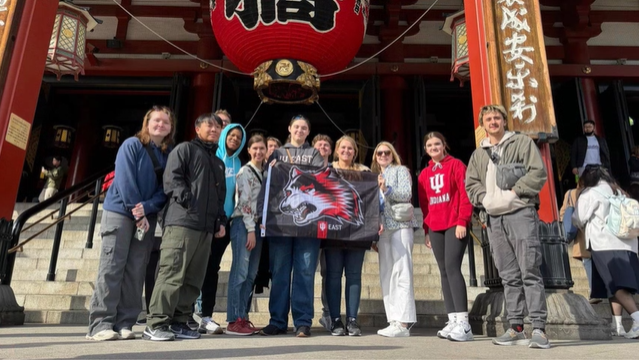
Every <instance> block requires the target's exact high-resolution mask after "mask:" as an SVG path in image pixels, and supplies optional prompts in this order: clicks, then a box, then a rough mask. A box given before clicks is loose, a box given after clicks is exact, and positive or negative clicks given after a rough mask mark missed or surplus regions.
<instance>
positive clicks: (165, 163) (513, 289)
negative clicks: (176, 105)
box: [87, 105, 639, 348]
mask: <svg viewBox="0 0 639 360" xmlns="http://www.w3.org/2000/svg"><path fill="white" fill-rule="evenodd" d="M480 123H481V126H483V128H484V129H485V131H486V135H487V138H486V139H485V140H484V141H482V143H481V146H480V147H479V148H478V149H477V150H476V151H475V152H474V153H473V155H472V157H471V158H470V161H469V165H468V168H466V166H465V165H464V163H463V162H461V161H460V160H458V159H455V158H453V157H452V156H450V155H449V154H448V145H447V143H446V139H445V137H444V136H443V135H442V134H441V133H438V132H431V133H429V134H427V135H426V137H425V139H424V149H425V151H426V153H427V154H428V156H429V157H430V159H431V160H430V162H429V163H428V166H427V167H426V168H425V169H424V170H423V171H422V173H421V175H420V176H419V179H418V192H419V203H420V207H421V209H422V212H423V219H422V220H423V221H422V224H423V225H422V226H423V228H424V230H425V232H426V237H425V244H426V246H427V247H428V248H431V249H432V250H433V253H434V255H435V258H436V260H437V264H438V267H439V270H440V273H441V283H442V292H443V295H444V303H445V308H446V312H447V313H448V320H449V321H448V322H447V324H446V326H445V327H444V328H443V329H441V330H440V331H439V332H438V333H437V336H439V337H441V338H445V339H449V340H452V341H469V340H473V334H472V331H471V328H470V324H469V319H468V308H467V306H468V305H467V304H468V302H467V293H466V285H465V280H464V277H463V275H462V272H461V263H462V259H463V256H464V253H465V249H466V246H467V242H468V240H467V239H468V236H467V233H468V230H467V228H468V226H469V225H470V219H471V214H472V211H473V207H476V208H479V209H481V212H480V214H481V216H480V218H481V220H482V222H483V223H484V224H486V226H487V229H488V233H489V238H490V241H491V252H492V255H493V257H494V259H495V263H496V266H497V269H498V270H499V274H500V276H501V278H502V281H503V285H504V292H505V301H506V308H507V310H508V320H509V322H510V325H511V327H510V328H509V329H508V330H507V331H506V333H505V334H504V335H502V336H500V337H498V338H496V339H494V340H493V343H495V344H497V345H516V344H526V345H528V346H530V347H538V348H549V347H550V343H549V341H548V338H547V337H546V334H545V322H546V300H545V293H544V286H543V281H542V276H541V273H540V269H539V267H540V265H541V246H540V242H539V235H538V221H539V220H538V217H537V212H536V207H537V206H538V204H539V196H538V193H539V192H540V191H541V188H542V187H543V186H544V184H545V182H546V176H547V175H546V170H545V168H544V164H543V162H542V159H541V155H540V153H539V150H538V148H537V146H536V145H535V143H534V142H533V141H532V140H531V139H530V138H529V137H527V136H524V135H520V134H515V133H513V132H509V131H507V129H506V128H507V112H506V110H505V109H504V108H503V107H502V106H500V105H488V106H485V107H483V108H482V110H481V113H480ZM174 128H175V116H174V115H173V113H172V112H171V110H170V109H168V108H166V107H153V108H152V109H151V110H149V111H148V113H147V114H146V116H145V117H144V121H143V125H142V129H141V130H140V132H139V133H138V134H137V135H136V136H135V137H131V138H129V139H127V140H126V141H125V142H124V143H123V144H122V146H121V148H120V149H119V151H118V154H117V157H116V168H115V178H114V181H113V184H112V186H111V187H110V188H109V190H108V192H107V195H106V199H105V202H104V211H103V217H102V223H101V224H102V225H101V236H102V249H101V250H102V251H101V255H100V265H99V270H98V277H97V280H96V285H95V292H94V295H93V297H92V299H91V308H90V325H89V331H88V334H87V338H88V339H92V340H115V339H133V338H135V334H134V333H133V331H132V327H133V325H134V324H135V323H136V320H137V316H138V314H139V313H140V312H141V309H142V305H141V296H142V289H143V283H144V275H145V271H146V266H147V263H148V260H149V254H150V252H151V250H152V246H153V241H152V238H153V234H154V230H155V227H156V223H157V222H158V220H159V222H160V224H161V226H162V239H161V245H160V257H159V266H158V272H157V281H156V284H157V285H156V286H155V288H154V289H153V291H152V294H147V296H150V302H149V304H148V309H147V313H148V315H147V319H146V328H145V330H144V333H143V338H144V339H147V340H154V341H166V340H173V339H175V338H183V339H195V338H199V337H200V333H214V334H219V333H222V332H223V329H222V328H221V327H220V325H219V324H217V323H216V322H215V321H213V320H212V318H211V315H212V313H213V309H214V306H215V295H216V292H217V282H218V272H219V269H220V262H221V258H222V255H223V254H224V251H225V250H226V247H227V246H228V244H229V243H230V244H231V249H232V255H233V261H232V265H231V271H230V276H229V286H228V301H227V319H226V321H227V323H228V325H227V327H226V333H227V334H233V335H252V334H256V333H259V334H262V335H278V334H285V333H287V330H288V315H289V311H290V312H291V313H292V318H293V325H294V332H295V335H296V336H297V337H308V336H310V335H311V324H312V319H313V316H314V309H313V300H314V282H315V272H316V268H317V266H318V263H319V264H320V273H321V276H322V296H321V298H322V304H323V312H322V317H321V318H320V323H321V324H322V325H323V326H324V327H325V328H326V330H328V331H329V332H330V333H331V334H332V335H335V336H340V335H346V334H348V335H350V336H358V335H361V334H362V330H361V328H360V326H359V324H358V322H357V315H358V311H359V303H360V296H361V274H362V267H363V262H364V258H365V255H366V250H368V249H371V248H372V249H373V250H375V251H377V252H378V256H379V272H380V285H381V289H382V294H383V302H384V308H385V312H386V317H387V321H388V326H387V327H386V328H384V329H380V330H379V331H378V332H377V333H378V334H379V335H381V336H385V337H407V336H410V328H411V326H412V325H414V324H415V323H416V321H417V318H416V307H415V300H414V294H413V292H414V291H413V271H412V270H413V266H412V255H411V252H412V247H413V233H414V229H415V228H418V227H419V226H420V221H418V220H417V219H415V217H414V215H413V213H412V211H409V210H411V208H410V203H411V199H412V180H411V174H410V172H409V170H408V169H407V168H406V167H405V166H403V165H402V163H401V159H400V157H399V155H398V154H397V152H396V150H395V148H394V147H393V145H392V144H391V143H389V142H385V141H383V142H380V143H379V144H377V146H376V147H375V149H374V151H373V156H372V160H371V167H370V168H368V167H366V166H364V165H362V164H359V163H358V162H357V159H358V152H359V151H358V150H359V149H358V143H357V142H356V141H355V140H354V139H353V138H351V137H349V136H346V135H345V136H342V137H341V138H340V139H339V140H337V142H336V143H335V151H334V154H333V150H332V145H333V142H332V140H331V139H330V138H329V137H328V136H326V135H321V134H320V135H317V136H316V137H315V138H314V139H313V141H312V143H311V144H309V143H308V142H307V137H308V135H309V133H310V130H311V124H310V121H309V120H308V119H307V118H305V117H304V116H302V115H298V116H294V117H293V118H292V119H291V121H290V123H289V126H288V132H289V140H288V141H287V142H286V144H284V145H283V146H281V144H280V143H279V141H278V140H277V139H275V138H267V139H265V138H264V137H262V136H261V135H253V136H251V137H250V138H249V139H246V137H247V135H246V132H245V130H244V128H243V127H242V126H241V125H239V124H233V123H231V117H230V114H228V113H227V112H226V111H224V110H218V111H217V112H216V113H214V114H204V115H202V116H200V117H199V118H198V119H197V120H196V121H195V130H196V134H197V136H196V138H195V139H193V140H192V141H190V142H184V143H181V144H179V145H177V146H174V144H173V135H174V132H175V129H174ZM245 145H246V147H245ZM245 148H246V151H247V152H248V155H249V157H250V161H249V162H248V163H246V164H245V165H243V166H241V163H240V160H239V157H238V156H239V154H240V153H241V152H242V151H243V150H244V149H245ZM331 155H333V161H332V162H331V161H330V156H331ZM277 162H286V163H291V164H298V165H308V166H313V167H318V168H320V167H325V166H331V167H333V168H334V169H335V170H336V171H371V172H373V173H375V174H378V177H377V182H378V186H379V192H380V196H379V201H380V229H379V240H378V241H377V242H367V241H341V240H321V241H320V240H319V239H317V238H311V237H293V236H286V237H269V238H267V239H264V238H262V236H261V232H260V228H261V226H262V225H261V224H260V218H261V216H260V214H261V212H260V211H259V209H258V206H259V204H258V203H260V201H259V199H260V198H261V197H262V196H263V189H264V187H263V185H262V184H263V183H265V174H266V171H267V169H268V167H273V166H277ZM584 177H585V176H584ZM586 179H587V178H586ZM582 194H583V193H582ZM582 203H583V202H582ZM576 213H578V212H576ZM588 221H589V220H584V223H588ZM636 243H637V242H636V240H635V242H634V245H630V246H628V247H627V249H626V250H627V251H629V253H628V256H626V258H625V259H626V260H628V257H630V255H629V254H630V253H632V252H634V254H635V263H636V252H637V244H636ZM264 244H268V256H267V257H266V259H267V261H268V270H269V271H270V276H271V289H270V298H269V312H270V317H271V318H270V320H269V323H268V325H267V326H266V327H264V328H262V329H258V328H256V327H255V326H254V325H253V324H252V323H251V322H250V321H249V316H248V312H249V310H250V304H251V301H252V295H253V288H254V282H255V279H256V275H257V273H258V268H259V267H260V262H261V263H262V266H264V258H263V257H262V260H261V261H260V258H261V254H262V251H261V249H262V247H263V245H264ZM628 244H630V242H629V243H628ZM624 249H625V248H624ZM628 261H630V260H628ZM600 262H601V265H600V266H604V264H607V263H606V261H605V260H602V261H600ZM637 265H639V264H637ZM595 266H597V262H596V261H595ZM599 274H601V276H602V278H603V279H604V281H602V282H601V284H602V285H603V286H604V289H607V290H608V292H609V293H610V294H613V295H614V298H615V299H618V301H619V303H621V304H622V305H623V306H624V307H626V310H627V311H629V313H630V312H631V315H632V316H633V319H634V318H635V317H639V312H637V311H636V308H634V311H632V310H633V309H632V308H631V307H630V306H629V304H628V301H627V297H625V295H626V294H628V296H629V294H631V293H635V292H636V291H637V289H638V288H639V271H638V272H637V274H636V276H634V277H631V276H626V277H625V278H624V279H625V280H624V281H625V282H624V283H622V284H617V285H615V281H617V280H616V277H614V276H612V277H606V274H605V271H604V270H603V269H600V270H599ZM343 276H344V277H345V278H346V281H345V282H346V284H345V285H346V286H345V294H344V297H345V300H346V309H345V310H346V317H345V318H344V321H342V317H341V314H342V312H341V309H340V303H341V298H342V294H341V292H342V277H343ZM633 279H634V280H633ZM608 280H610V281H608ZM633 281H634V285H632V284H633ZM615 286H618V287H619V289H617V287H615ZM147 291H148V289H147ZM200 294H201V301H202V305H201V320H200V324H199V328H197V329H193V328H191V327H190V326H189V325H188V324H187V322H188V320H189V319H190V318H191V316H192V314H193V308H194V303H195V302H196V299H197V298H198V296H200ZM630 299H632V297H631V296H630ZM526 309H527V311H528V314H529V317H530V320H531V322H532V325H533V332H532V336H531V337H530V338H528V337H527V336H526V334H525V333H524V330H523V324H524V315H525V310H526ZM632 331H634V332H636V333H637V336H638V337H639V318H637V319H635V324H634V325H633V329H632V330H631V332H632ZM631 332H629V334H630V333H631Z"/></svg>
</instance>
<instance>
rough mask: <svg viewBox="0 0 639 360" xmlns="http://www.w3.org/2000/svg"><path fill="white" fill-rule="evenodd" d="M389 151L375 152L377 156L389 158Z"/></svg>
mask: <svg viewBox="0 0 639 360" xmlns="http://www.w3.org/2000/svg"><path fill="white" fill-rule="evenodd" d="M390 154H391V151H390V150H379V151H377V156H382V155H384V156H390Z"/></svg>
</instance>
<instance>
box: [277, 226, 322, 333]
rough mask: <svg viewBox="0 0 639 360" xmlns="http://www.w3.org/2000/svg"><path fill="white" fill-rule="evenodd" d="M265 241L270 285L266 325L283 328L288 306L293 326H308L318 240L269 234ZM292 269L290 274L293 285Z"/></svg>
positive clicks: (286, 321) (310, 319) (286, 320)
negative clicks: (268, 261) (271, 235)
mask: <svg viewBox="0 0 639 360" xmlns="http://www.w3.org/2000/svg"><path fill="white" fill-rule="evenodd" d="M268 241H269V258H270V259H269V260H270V266H269V267H270V270H271V284H272V285H271V297H270V299H269V304H268V308H269V312H270V313H271V320H270V321H269V324H270V325H273V326H275V327H277V328H278V329H281V330H286V328H287V327H288V311H289V308H290V309H291V312H292V314H293V325H294V326H295V328H299V327H300V326H311V324H312V322H313V314H314V309H313V300H314V290H315V289H314V287H315V270H316V269H317V256H318V254H319V247H320V240H319V239H316V238H303V237H269V239H268ZM291 272H292V273H293V281H292V284H291Z"/></svg>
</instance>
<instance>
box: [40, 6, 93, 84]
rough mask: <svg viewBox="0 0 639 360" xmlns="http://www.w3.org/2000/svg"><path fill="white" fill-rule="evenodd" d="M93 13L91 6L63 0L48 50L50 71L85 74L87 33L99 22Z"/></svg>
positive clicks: (47, 68) (59, 74)
mask: <svg viewBox="0 0 639 360" xmlns="http://www.w3.org/2000/svg"><path fill="white" fill-rule="evenodd" d="M99 22H101V21H99V20H96V19H94V18H93V16H91V14H89V11H88V9H86V8H82V7H79V6H76V5H73V4H72V3H71V2H70V1H60V5H58V12H57V14H56V16H55V22H54V23H53V32H52V33H51V41H50V42H49V52H48V53H47V62H46V67H45V70H46V71H50V72H52V73H54V74H56V75H57V77H58V80H60V78H61V77H62V75H67V74H70V75H73V77H74V78H75V80H76V81H78V75H79V74H82V75H84V57H85V55H86V52H85V51H86V43H87V41H86V33H87V31H91V30H93V28H95V27H96V26H97V25H98V23H99Z"/></svg>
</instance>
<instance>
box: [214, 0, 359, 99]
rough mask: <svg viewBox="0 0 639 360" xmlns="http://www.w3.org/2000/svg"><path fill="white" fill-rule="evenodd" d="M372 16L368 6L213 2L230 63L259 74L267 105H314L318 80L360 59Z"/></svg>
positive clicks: (326, 1)
mask: <svg viewBox="0 0 639 360" xmlns="http://www.w3.org/2000/svg"><path fill="white" fill-rule="evenodd" d="M368 10H369V0H315V1H309V0H217V2H216V1H215V0H211V24H212V26H213V32H214V34H215V37H216V39H217V42H218V44H219V45H220V47H221V48H222V50H223V51H224V54H225V55H226V56H227V57H228V58H229V59H230V60H231V62H233V64H235V65H236V66H237V67H238V68H239V69H240V70H242V71H243V72H247V73H253V72H255V87H256V89H257V90H258V93H259V92H260V90H266V92H263V93H261V94H260V95H261V96H263V99H265V101H274V102H283V103H296V102H298V103H299V102H313V101H314V100H315V99H316V98H317V88H319V78H318V76H317V74H318V73H319V74H329V73H333V72H336V71H339V70H342V69H344V68H345V67H346V66H347V65H348V63H349V62H350V61H351V60H352V59H353V57H355V54H356V53H357V51H358V50H359V47H360V45H361V44H362V40H363V39H364V35H365V34H366V24H367V22H368ZM309 65H310V66H309ZM269 77H270V79H269ZM276 84H277V85H276ZM275 85H276V86H275ZM309 87H311V88H309ZM309 92H310V93H312V94H311V96H310V98H307V99H304V97H306V96H307V95H308V93H309ZM269 95H271V96H274V97H271V96H269Z"/></svg>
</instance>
